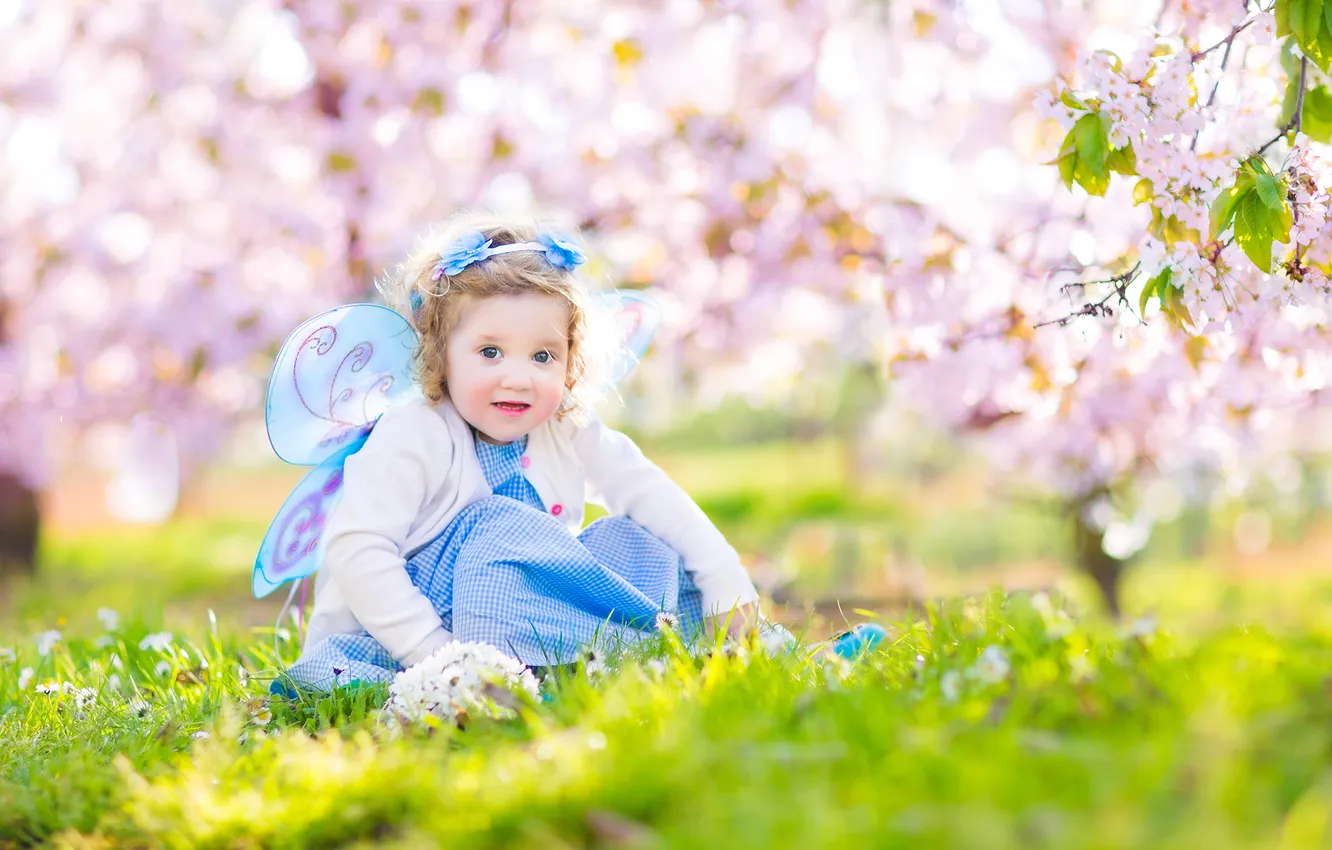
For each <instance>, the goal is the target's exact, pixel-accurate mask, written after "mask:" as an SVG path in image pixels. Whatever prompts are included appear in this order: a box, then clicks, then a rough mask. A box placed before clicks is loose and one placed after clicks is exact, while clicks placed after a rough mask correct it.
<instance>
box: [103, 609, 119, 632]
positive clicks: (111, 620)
mask: <svg viewBox="0 0 1332 850" xmlns="http://www.w3.org/2000/svg"><path fill="white" fill-rule="evenodd" d="M97 619H99V620H101V621H102V625H103V626H105V627H106V630H107V631H108V632H114V631H115V630H116V629H117V628H119V627H120V615H119V614H117V613H116V612H115V611H113V610H112V609H110V608H107V607H105V606H103V607H101V608H98V609H97Z"/></svg>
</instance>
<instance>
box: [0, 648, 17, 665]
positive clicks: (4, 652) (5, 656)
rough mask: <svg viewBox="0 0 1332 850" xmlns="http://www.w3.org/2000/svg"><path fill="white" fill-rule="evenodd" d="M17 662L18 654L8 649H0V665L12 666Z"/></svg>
mask: <svg viewBox="0 0 1332 850" xmlns="http://www.w3.org/2000/svg"><path fill="white" fill-rule="evenodd" d="M15 661H18V653H17V652H15V651H14V650H13V649H11V648H10V647H7V646H5V647H0V664H13V663H14V662H15Z"/></svg>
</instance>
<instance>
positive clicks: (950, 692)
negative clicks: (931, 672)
mask: <svg viewBox="0 0 1332 850" xmlns="http://www.w3.org/2000/svg"><path fill="white" fill-rule="evenodd" d="M939 690H940V691H941V692H942V693H943V698H944V702H957V698H958V696H959V695H960V694H961V693H962V674H961V673H959V672H957V671H956V670H945V671H944V674H943V675H942V676H940V677H939Z"/></svg>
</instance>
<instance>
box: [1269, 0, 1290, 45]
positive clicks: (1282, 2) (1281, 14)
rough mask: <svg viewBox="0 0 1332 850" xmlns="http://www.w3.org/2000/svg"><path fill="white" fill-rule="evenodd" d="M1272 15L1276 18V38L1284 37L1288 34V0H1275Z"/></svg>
mask: <svg viewBox="0 0 1332 850" xmlns="http://www.w3.org/2000/svg"><path fill="white" fill-rule="evenodd" d="M1272 15H1273V17H1275V18H1276V34H1277V38H1285V37H1286V36H1288V35H1290V33H1291V29H1290V0H1277V2H1276V8H1275V9H1273V10H1272Z"/></svg>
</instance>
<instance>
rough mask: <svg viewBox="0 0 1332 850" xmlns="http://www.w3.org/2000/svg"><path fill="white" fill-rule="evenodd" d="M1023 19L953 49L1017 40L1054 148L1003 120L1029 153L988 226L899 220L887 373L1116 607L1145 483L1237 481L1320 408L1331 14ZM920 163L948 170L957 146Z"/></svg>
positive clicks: (1026, 123) (1172, 8)
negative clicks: (938, 162)
mask: <svg viewBox="0 0 1332 850" xmlns="http://www.w3.org/2000/svg"><path fill="white" fill-rule="evenodd" d="M1032 11H1033V9H1032V8H1026V9H1024V8H1023V7H1021V6H1020V4H1009V5H1007V6H1006V7H1005V9H1004V10H1003V12H1001V13H998V14H999V15H1000V17H1001V18H1002V20H1001V21H1000V22H999V24H998V25H991V26H988V27H975V28H974V29H973V32H972V37H973V39H974V40H975V41H976V42H977V43H979V44H985V43H987V42H988V43H989V44H990V46H991V47H992V48H993V45H994V43H995V40H996V39H998V38H1003V37H1004V34H1005V33H1009V32H1013V31H1016V32H1019V33H1021V40H1022V41H1023V42H1024V43H1025V44H1026V45H1027V46H1028V47H1029V48H1030V49H1032V50H1033V51H1036V52H1038V53H1043V54H1044V55H1045V56H1046V57H1047V61H1048V62H1049V64H1050V66H1051V68H1052V70H1053V71H1054V73H1053V74H1052V75H1051V76H1052V77H1054V78H1055V80H1056V82H1055V84H1054V85H1051V86H1042V87H1041V88H1040V90H1039V92H1038V93H1037V94H1036V101H1035V109H1036V111H1037V113H1038V114H1040V115H1042V116H1046V117H1047V118H1049V119H1053V120H1054V121H1057V122H1058V125H1057V126H1058V131H1057V134H1051V133H1050V132H1049V127H1050V124H1049V123H1048V121H1046V122H1037V121H1033V120H1031V116H1029V115H1027V114H1025V113H1022V112H1021V110H1022V109H1023V108H1024V106H1023V98H1020V97H1019V98H1015V99H1014V100H1013V101H1011V102H1010V104H1009V106H1010V108H1012V109H1014V110H1017V114H1012V113H1010V116H1009V118H1008V127H1009V128H1010V129H1011V130H1012V132H1013V134H1014V139H1013V141H1014V145H1013V147H1014V148H1015V149H1018V150H1022V149H1025V150H1026V152H1027V156H1026V157H1025V163H1026V164H1025V168H1024V170H1023V172H1022V177H1021V178H1020V180H1019V181H1016V183H1015V185H1014V186H1013V187H1012V189H1013V191H1011V192H1010V193H1008V194H1007V195H1006V196H1005V197H1004V198H1003V199H1002V200H1001V202H1000V205H999V206H1000V207H1001V208H1002V210H1003V214H1002V215H997V214H996V207H993V206H991V207H980V208H977V207H974V206H964V205H951V206H950V205H948V204H946V203H944V202H943V199H942V198H940V199H938V202H936V203H927V204H925V205H923V206H922V207H921V208H920V209H917V210H902V209H900V208H899V209H897V210H896V211H895V214H896V215H897V216H898V220H897V225H896V227H895V228H893V230H895V231H896V232H897V233H898V234H899V236H898V237H896V238H895V239H894V246H895V248H894V252H893V253H894V254H895V255H896V256H897V257H899V258H900V262H899V263H898V264H897V265H896V266H895V267H894V269H893V270H892V272H891V273H890V275H889V285H888V291H889V298H890V303H891V305H892V309H893V313H894V317H895V318H896V320H897V322H896V324H897V331H896V332H895V337H896V340H895V343H894V345H893V346H892V356H893V357H894V358H896V360H897V364H896V365H897V374H898V375H899V376H900V378H901V380H902V381H903V384H904V386H905V387H906V388H907V392H908V393H909V394H912V395H914V396H915V397H917V398H919V399H920V400H921V401H922V402H923V403H924V404H925V405H926V406H927V407H929V408H930V409H931V410H932V411H933V412H934V413H936V414H939V415H941V416H942V417H943V419H944V421H946V422H949V423H952V424H953V425H955V426H957V427H960V428H962V429H965V430H970V431H973V432H983V433H984V435H985V437H986V440H985V442H986V444H987V445H988V447H989V448H990V449H991V450H992V452H993V456H994V457H995V458H996V459H997V460H998V461H999V462H1000V463H1001V464H1002V465H1003V467H1005V468H1007V469H1009V470H1012V471H1013V472H1014V473H1016V472H1017V471H1019V470H1020V471H1022V473H1023V479H1024V480H1026V481H1032V480H1035V481H1039V482H1040V484H1041V486H1042V487H1045V488H1052V489H1053V490H1054V491H1055V492H1056V493H1058V494H1061V495H1062V497H1063V500H1064V503H1065V504H1066V505H1067V506H1068V507H1069V508H1070V509H1071V512H1072V515H1073V517H1074V520H1075V522H1074V525H1075V538H1076V540H1075V542H1076V550H1077V552H1078V555H1079V560H1080V562H1081V565H1082V566H1083V567H1084V568H1085V569H1086V570H1087V571H1088V572H1089V573H1090V574H1091V575H1092V577H1093V578H1094V579H1095V580H1096V581H1097V583H1098V585H1099V586H1100V588H1101V590H1102V592H1103V595H1104V596H1105V598H1106V601H1107V603H1108V604H1109V606H1110V607H1111V609H1112V610H1114V609H1117V605H1118V597H1117V582H1118V577H1119V573H1120V569H1121V558H1122V557H1124V556H1126V555H1128V554H1131V553H1132V551H1133V550H1134V549H1136V548H1138V547H1140V546H1141V545H1142V543H1144V542H1145V540H1146V534H1147V532H1148V531H1149V530H1150V524H1151V517H1150V515H1149V513H1148V512H1147V511H1146V510H1145V509H1144V508H1143V506H1142V501H1143V499H1142V493H1143V487H1144V485H1145V484H1147V483H1149V482H1151V481H1153V480H1155V479H1159V478H1161V477H1163V476H1170V475H1172V474H1177V473H1178V472H1180V471H1181V470H1186V469H1199V468H1203V469H1213V470H1221V471H1223V472H1229V473H1233V474H1236V475H1237V476H1239V475H1241V474H1242V473H1243V472H1244V470H1243V467H1244V466H1245V464H1246V462H1247V460H1248V458H1256V457H1260V456H1262V457H1266V456H1268V455H1267V454H1263V455H1258V454H1256V452H1257V451H1258V450H1259V449H1260V448H1262V447H1263V442H1264V438H1265V435H1268V434H1271V435H1276V434H1287V433H1289V429H1288V428H1283V427H1280V426H1282V425H1283V424H1284V423H1287V422H1290V421H1291V420H1292V418H1293V417H1297V416H1300V415H1302V414H1303V413H1304V412H1305V411H1307V410H1309V409H1310V408H1312V407H1317V406H1319V405H1321V403H1322V401H1323V399H1324V397H1325V393H1323V392H1322V391H1323V388H1324V385H1325V381H1326V373H1327V368H1328V351H1329V348H1328V337H1327V332H1326V330H1325V329H1324V326H1323V325H1324V320H1325V312H1326V305H1327V298H1326V296H1327V272H1328V268H1329V266H1328V263H1329V254H1328V247H1327V240H1326V236H1327V227H1328V225H1327V220H1326V206H1327V186H1328V182H1327V180H1328V177H1329V174H1328V172H1327V165H1326V160H1325V159H1324V157H1325V155H1326V148H1325V145H1326V143H1327V142H1328V141H1329V129H1330V127H1329V125H1328V124H1327V121H1328V119H1329V118H1332V112H1330V111H1328V110H1329V109H1332V102H1330V101H1328V100H1327V88H1326V77H1325V76H1324V74H1325V73H1326V71H1327V62H1328V60H1329V59H1332V52H1329V51H1328V50H1327V46H1328V45H1332V29H1328V21H1329V20H1332V14H1330V15H1324V16H1322V17H1318V16H1319V15H1323V12H1324V7H1323V5H1322V3H1321V2H1319V0H1312V2H1308V3H1305V2H1294V3H1292V2H1287V0H1278V2H1276V3H1271V2H1268V3H1264V4H1259V3H1238V2H1236V3H1195V2H1180V3H1173V2H1167V3H1165V4H1164V6H1162V4H1155V3H1154V4H1145V5H1143V6H1140V7H1138V8H1136V9H1135V8H1133V7H1132V6H1128V7H1121V9H1120V11H1121V12H1123V13H1125V15H1126V17H1125V18H1124V19H1123V20H1122V21H1119V22H1118V24H1117V26H1107V22H1106V21H1103V20H1102V21H1098V20H1097V19H1096V18H1095V17H1094V15H1096V14H1098V13H1099V11H1100V10H1095V11H1094V10H1093V6H1092V4H1086V5H1084V6H1082V7H1077V6H1071V5H1065V6H1061V7H1058V8H1056V7H1053V4H1045V5H1044V7H1042V8H1039V9H1036V10H1035V11H1038V12H1039V15H1038V17H1039V25H1037V24H1035V22H1034V21H1033V20H1032V19H1030V18H1027V19H1025V20H1024V15H1029V13H1031V12H1032ZM1327 11H1328V12H1329V13H1332V7H1329V8H1328V9H1327ZM956 20H957V21H958V22H959V25H962V26H966V25H968V23H970V24H972V25H974V24H975V23H976V19H975V18H973V19H971V20H970V21H968V19H967V17H966V16H965V15H962V16H959V17H958V18H956ZM1093 35H1095V36H1096V37H1097V38H1099V39H1101V40H1102V41H1103V42H1112V43H1113V49H1104V48H1102V49H1093V47H1096V46H1097V45H1092V44H1088V40H1089V39H1090V38H1091V37H1092V36H1093ZM1070 59H1072V60H1073V61H1071V62H1070V61H1069V60H1070ZM938 141H939V142H940V145H941V147H943V148H944V149H946V150H948V151H949V153H948V154H947V155H949V156H951V157H952V158H953V159H954V161H965V158H964V157H960V156H958V151H957V148H961V149H965V148H966V147H967V145H968V144H969V143H970V140H969V139H968V138H965V137H959V138H958V139H957V140H956V141H955V143H954V144H955V147H953V148H949V147H948V145H947V143H946V141H945V139H943V138H939V139H938ZM1042 160H1045V162H1046V163H1047V164H1045V165H1039V164H1038V163H1040V162H1041V161H1042ZM973 161H976V162H979V161H980V159H979V158H977V159H976V160H973ZM1042 169H1043V170H1042ZM1061 184H1062V185H1061ZM1269 448H1270V447H1269Z"/></svg>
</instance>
